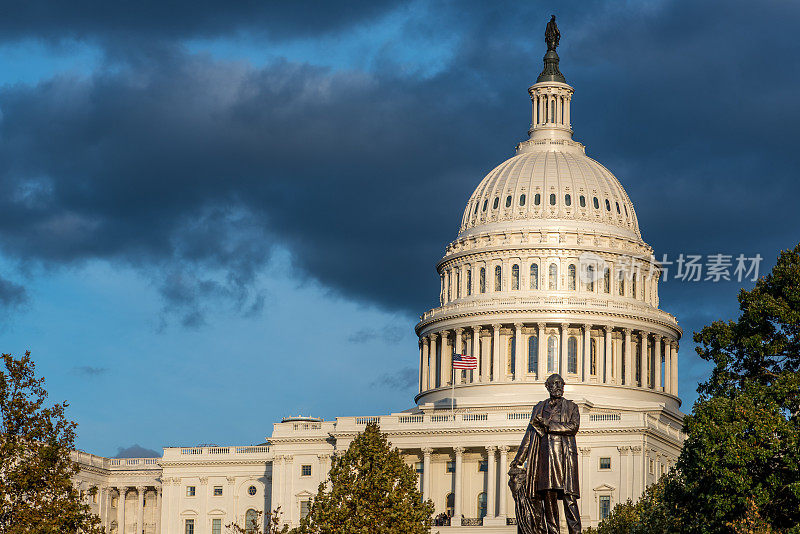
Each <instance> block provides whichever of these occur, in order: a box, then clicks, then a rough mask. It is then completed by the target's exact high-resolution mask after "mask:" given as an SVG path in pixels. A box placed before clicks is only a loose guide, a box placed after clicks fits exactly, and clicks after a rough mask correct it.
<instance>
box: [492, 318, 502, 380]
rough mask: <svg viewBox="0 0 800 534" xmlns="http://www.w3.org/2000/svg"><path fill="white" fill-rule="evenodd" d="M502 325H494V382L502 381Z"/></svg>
mask: <svg viewBox="0 0 800 534" xmlns="http://www.w3.org/2000/svg"><path fill="white" fill-rule="evenodd" d="M500 376H501V375H500V325H499V324H493V325H492V382H498V381H500Z"/></svg>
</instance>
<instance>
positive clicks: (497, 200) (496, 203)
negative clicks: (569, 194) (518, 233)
mask: <svg viewBox="0 0 800 534" xmlns="http://www.w3.org/2000/svg"><path fill="white" fill-rule="evenodd" d="M606 204H608V200H606ZM499 205H500V197H494V202H492V209H493V210H496V209H497V206H499Z"/></svg>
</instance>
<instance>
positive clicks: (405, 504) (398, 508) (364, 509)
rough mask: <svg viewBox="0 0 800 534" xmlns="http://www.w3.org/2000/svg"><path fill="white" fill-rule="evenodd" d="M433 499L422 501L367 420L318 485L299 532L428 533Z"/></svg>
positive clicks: (410, 474) (409, 473) (409, 472)
mask: <svg viewBox="0 0 800 534" xmlns="http://www.w3.org/2000/svg"><path fill="white" fill-rule="evenodd" d="M433 509H434V508H433V503H432V502H431V501H427V502H423V501H422V495H420V492H419V491H418V490H417V474H416V473H415V472H414V470H413V469H412V468H411V467H410V466H408V465H406V464H405V462H404V461H403V458H402V457H401V456H400V452H399V451H398V450H397V449H396V448H394V449H392V448H391V447H390V446H389V442H388V440H387V439H386V435H385V434H382V433H381V431H380V429H379V428H378V425H377V424H376V423H369V424H368V425H367V427H366V428H365V430H364V432H362V433H361V434H359V435H358V436H357V437H356V438H355V439H354V440H353V442H352V443H351V444H350V447H348V449H347V451H346V452H345V453H344V454H343V455H341V456H334V457H333V459H332V462H331V469H330V472H329V474H328V480H327V481H326V482H323V483H322V484H320V486H319V491H318V493H317V496H316V498H315V499H314V502H313V503H312V505H311V511H310V513H309V515H308V517H307V518H305V519H304V520H303V522H302V524H301V526H300V528H299V529H297V530H298V532H301V533H308V534H311V533H314V534H334V533H335V534H423V533H427V532H430V526H431V514H433Z"/></svg>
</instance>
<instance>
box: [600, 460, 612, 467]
mask: <svg viewBox="0 0 800 534" xmlns="http://www.w3.org/2000/svg"><path fill="white" fill-rule="evenodd" d="M600 469H611V458H600Z"/></svg>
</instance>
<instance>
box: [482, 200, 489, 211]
mask: <svg viewBox="0 0 800 534" xmlns="http://www.w3.org/2000/svg"><path fill="white" fill-rule="evenodd" d="M488 205H489V200H488V199H487V200H484V201H483V211H486V206H488Z"/></svg>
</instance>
